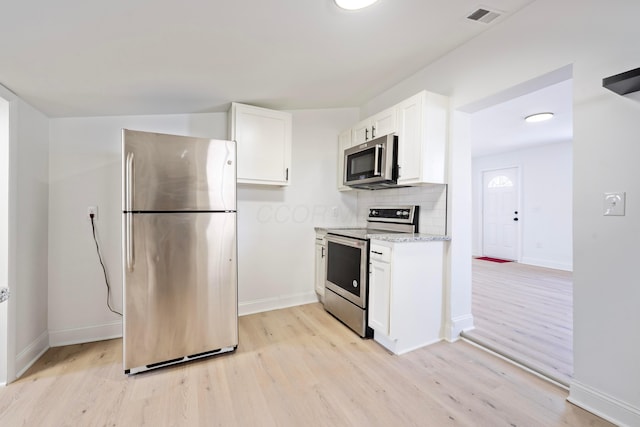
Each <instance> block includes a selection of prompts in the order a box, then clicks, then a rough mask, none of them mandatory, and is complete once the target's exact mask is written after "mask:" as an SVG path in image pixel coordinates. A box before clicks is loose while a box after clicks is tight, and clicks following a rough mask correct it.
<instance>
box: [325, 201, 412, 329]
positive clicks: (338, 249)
mask: <svg viewBox="0 0 640 427" xmlns="http://www.w3.org/2000/svg"><path fill="white" fill-rule="evenodd" d="M419 208H420V207H419V206H384V207H372V208H369V213H368V215H367V226H366V227H365V228H348V229H340V228H335V229H329V230H327V280H326V282H325V299H324V308H325V310H327V311H328V312H329V313H331V314H332V315H333V316H335V317H336V318H337V319H338V320H340V321H341V322H342V323H344V324H345V325H347V326H348V327H349V328H351V329H352V330H353V331H354V332H356V333H357V334H358V335H360V336H361V337H363V338H371V337H372V336H373V330H372V329H371V328H369V326H368V324H367V322H368V316H367V307H368V296H369V292H368V288H369V286H368V285H369V241H370V239H372V238H374V237H375V236H377V235H383V234H395V233H405V234H407V233H408V234H411V233H418V216H419V215H418V214H419Z"/></svg>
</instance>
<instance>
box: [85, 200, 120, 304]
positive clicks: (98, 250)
mask: <svg viewBox="0 0 640 427" xmlns="http://www.w3.org/2000/svg"><path fill="white" fill-rule="evenodd" d="M93 217H94V214H93V213H91V214H89V218H90V219H91V231H92V232H93V241H94V242H96V252H97V253H98V259H99V260H100V265H101V266H102V272H103V273H104V282H105V283H106V284H107V307H109V310H111V312H112V313H115V314H118V315H120V316H122V313H120V312H119V311H117V310H114V309H113V308H112V307H111V286H110V285H109V279H108V278H107V268H106V267H105V266H104V262H102V253H100V246H99V245H98V238H97V237H96V225H95V223H94V222H93Z"/></svg>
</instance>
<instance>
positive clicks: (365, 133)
mask: <svg viewBox="0 0 640 427" xmlns="http://www.w3.org/2000/svg"><path fill="white" fill-rule="evenodd" d="M370 139H371V120H369V119H367V120H363V121H361V122H360V123H358V124H357V125H355V126H354V127H353V129H351V146H352V147H354V146H356V145H359V144H363V143H365V142H367V141H369V140H370Z"/></svg>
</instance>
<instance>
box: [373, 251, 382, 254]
mask: <svg viewBox="0 0 640 427" xmlns="http://www.w3.org/2000/svg"><path fill="white" fill-rule="evenodd" d="M371 253H373V254H376V255H382V252H378V251H371Z"/></svg>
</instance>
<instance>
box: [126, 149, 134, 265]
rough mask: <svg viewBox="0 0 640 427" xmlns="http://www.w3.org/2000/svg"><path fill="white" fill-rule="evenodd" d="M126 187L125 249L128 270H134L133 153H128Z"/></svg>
mask: <svg viewBox="0 0 640 427" xmlns="http://www.w3.org/2000/svg"><path fill="white" fill-rule="evenodd" d="M125 188H126V192H127V194H126V195H125V210H126V212H127V213H126V214H125V251H126V252H127V254H126V255H127V271H133V264H134V262H135V260H134V258H133V234H132V233H133V222H132V220H133V218H132V216H133V214H132V212H131V207H132V202H131V200H132V197H133V195H132V192H133V153H127V168H126V180H125Z"/></svg>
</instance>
